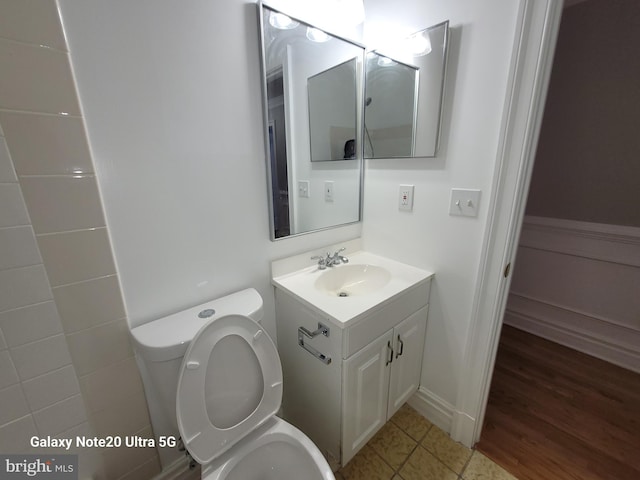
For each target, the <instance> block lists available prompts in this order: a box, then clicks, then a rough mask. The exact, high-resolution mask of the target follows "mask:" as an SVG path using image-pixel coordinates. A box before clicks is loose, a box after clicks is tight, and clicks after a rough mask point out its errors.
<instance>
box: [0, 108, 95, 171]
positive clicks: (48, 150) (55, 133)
mask: <svg viewBox="0 0 640 480" xmlns="http://www.w3.org/2000/svg"><path fill="white" fill-rule="evenodd" d="M0 124H2V125H3V126H4V127H3V128H4V131H5V136H6V139H7V144H8V145H9V146H10V151H11V159H12V160H13V164H14V167H15V171H16V172H17V173H18V175H69V174H76V175H77V174H86V173H93V162H92V161H91V155H90V153H89V145H88V144H87V137H86V134H85V131H84V125H83V123H82V119H81V118H78V117H69V116H60V115H37V114H32V113H21V112H1V111H0ZM34 138H37V139H38V141H35V142H34V141H33V139H34ZM0 157H1V152H0ZM0 166H1V165H0ZM0 171H1V170H0ZM0 178H2V177H1V176H0Z"/></svg>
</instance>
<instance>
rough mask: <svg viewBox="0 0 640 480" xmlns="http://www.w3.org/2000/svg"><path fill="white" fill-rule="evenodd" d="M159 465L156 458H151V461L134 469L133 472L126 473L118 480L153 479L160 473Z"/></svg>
mask: <svg viewBox="0 0 640 480" xmlns="http://www.w3.org/2000/svg"><path fill="white" fill-rule="evenodd" d="M161 470H162V469H161V468H160V464H159V463H158V459H157V458H152V459H151V460H148V461H146V462H145V463H143V464H142V465H140V466H139V467H136V468H135V469H134V470H131V471H130V472H128V473H126V474H125V475H124V476H122V477H120V478H119V479H118V480H142V479H151V478H155V477H156V476H157V475H158V474H159V473H160V471H161Z"/></svg>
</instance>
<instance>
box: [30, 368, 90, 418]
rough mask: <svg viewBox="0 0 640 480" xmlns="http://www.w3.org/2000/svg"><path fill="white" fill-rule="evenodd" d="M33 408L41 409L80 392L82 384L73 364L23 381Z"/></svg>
mask: <svg viewBox="0 0 640 480" xmlns="http://www.w3.org/2000/svg"><path fill="white" fill-rule="evenodd" d="M22 389H23V391H24V394H25V397H26V399H27V403H28V404H29V407H30V408H31V410H40V409H42V408H44V407H47V406H49V405H51V404H53V403H56V402H59V401H60V400H64V399H65V398H69V397H72V396H73V395H77V394H78V393H80V384H79V383H78V378H77V377H76V372H75V370H74V369H73V366H72V365H67V366H66V367H62V368H60V369H58V370H54V371H53V372H49V373H45V374H44V375H40V376H39V377H35V378H32V379H31V380H26V381H24V382H23V383H22Z"/></svg>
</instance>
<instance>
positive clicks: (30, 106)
mask: <svg viewBox="0 0 640 480" xmlns="http://www.w3.org/2000/svg"><path fill="white" fill-rule="evenodd" d="M0 65H2V73H3V74H2V76H0V108H5V109H9V110H27V111H31V112H47V113H68V114H70V115H79V114H80V108H79V105H78V99H77V97H76V91H75V84H74V82H73V77H72V76H71V68H70V66H69V56H68V55H67V54H66V53H60V52H57V51H54V50H51V49H49V48H44V47H39V46H31V45H26V44H23V43H17V42H12V41H8V40H4V39H0ZM52 92H55V95H52Z"/></svg>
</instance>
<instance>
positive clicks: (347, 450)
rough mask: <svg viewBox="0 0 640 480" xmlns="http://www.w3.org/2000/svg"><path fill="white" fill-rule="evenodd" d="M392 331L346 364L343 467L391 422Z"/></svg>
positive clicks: (344, 375) (344, 374)
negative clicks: (389, 404) (389, 396)
mask: <svg viewBox="0 0 640 480" xmlns="http://www.w3.org/2000/svg"><path fill="white" fill-rule="evenodd" d="M392 340H393V337H392V331H391V330H390V331H389V332H388V333H386V334H384V335H382V336H381V337H379V338H378V339H377V340H375V341H373V342H372V343H370V344H369V345H367V346H366V347H364V348H363V349H362V350H360V351H359V352H357V353H355V354H354V355H352V356H351V357H349V358H348V359H347V360H345V361H344V364H343V379H342V380H343V384H342V392H343V411H342V415H343V421H342V428H343V430H342V465H345V464H346V463H347V462H348V461H349V460H351V458H352V457H353V456H354V455H355V454H356V452H357V451H358V450H360V448H361V447H362V446H364V445H365V444H366V443H367V441H368V440H369V439H370V438H371V437H373V435H374V434H375V433H376V432H377V431H378V430H379V429H380V427H382V425H384V423H385V422H386V421H387V400H388V395H389V371H390V367H391V364H390V360H391V358H393V356H392V355H393V352H392V349H393V342H392Z"/></svg>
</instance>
